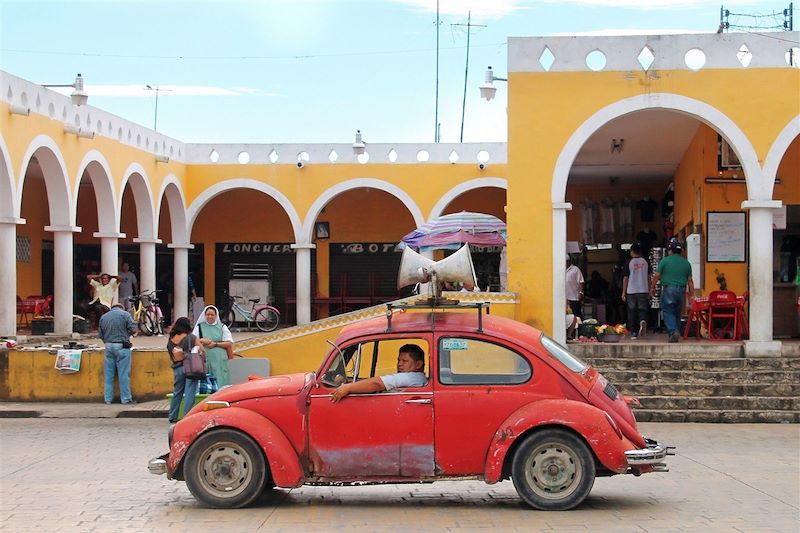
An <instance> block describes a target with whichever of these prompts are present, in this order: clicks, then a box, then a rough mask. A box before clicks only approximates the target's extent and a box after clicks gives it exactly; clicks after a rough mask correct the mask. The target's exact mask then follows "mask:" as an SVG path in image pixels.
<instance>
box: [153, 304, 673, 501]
mask: <svg viewBox="0 0 800 533" xmlns="http://www.w3.org/2000/svg"><path fill="white" fill-rule="evenodd" d="M482 313H483V311H482V310H481V309H480V308H479V309H478V312H477V313H475V312H464V311H462V312H458V311H449V312H437V311H436V310H431V311H427V312H397V310H395V312H394V313H393V314H392V313H391V312H390V313H389V316H390V318H389V319H388V320H387V319H386V318H375V319H368V320H365V321H362V322H359V323H356V324H353V325H350V326H347V327H345V328H344V329H343V330H342V331H341V333H340V334H339V336H338V338H337V339H336V341H335V343H331V344H332V348H331V349H330V350H329V352H328V354H327V356H326V357H325V358H324V360H323V362H322V364H321V365H320V367H319V369H318V371H317V372H308V373H301V374H292V375H284V376H275V377H269V378H264V379H256V380H252V381H248V382H246V383H243V384H239V385H234V386H231V387H227V388H224V389H222V390H220V391H219V392H217V393H215V394H214V395H212V396H210V397H209V398H207V399H206V400H204V401H202V402H201V403H199V404H198V405H196V406H195V407H194V408H193V409H192V410H191V412H190V413H189V414H188V415H187V416H186V417H185V418H184V419H183V420H181V421H179V422H178V423H177V424H175V425H174V426H172V427H171V429H170V434H169V443H170V449H169V453H168V454H166V455H164V456H161V457H160V458H156V459H153V460H151V462H150V465H149V467H150V470H151V472H153V473H156V474H161V473H166V474H167V476H168V477H169V478H171V479H176V480H185V481H186V483H187V485H188V487H189V489H190V491H191V492H192V494H193V495H194V496H195V497H196V498H197V499H198V500H199V501H200V502H202V503H203V504H205V505H207V506H210V507H222V508H226V507H241V506H244V505H247V504H248V503H250V502H251V501H253V500H254V499H255V498H256V497H257V496H258V495H259V494H260V493H261V492H263V491H264V490H265V489H268V488H272V487H275V486H277V487H298V486H300V485H303V484H351V483H359V484H362V483H404V482H414V483H419V482H432V481H436V480H441V479H448V480H452V479H481V480H484V481H485V482H486V483H490V484H491V483H497V482H499V481H502V480H505V479H512V480H513V482H514V485H515V488H516V489H517V492H518V493H519V495H520V497H521V498H522V499H523V500H524V501H525V502H526V503H528V504H529V505H530V506H532V507H534V508H537V509H546V510H563V509H569V508H572V507H575V506H576V505H578V504H580V503H581V502H582V501H583V500H584V498H586V496H587V495H588V494H589V491H590V490H591V488H592V485H593V483H594V479H595V477H598V476H610V475H616V474H635V475H639V474H643V473H648V472H653V471H662V472H663V471H667V468H666V464H665V463H664V459H665V456H666V455H668V454H669V453H670V452H669V448H668V447H665V446H662V445H660V444H659V443H657V442H656V441H653V440H650V439H647V438H645V437H644V436H643V435H641V434H640V433H639V431H638V429H637V425H636V420H635V418H634V415H633V412H632V409H631V406H632V404H635V399H633V398H628V397H625V396H624V395H622V394H621V393H620V392H619V391H617V389H616V388H615V387H614V386H613V385H612V384H610V383H609V382H608V381H607V380H606V379H605V378H604V377H603V376H602V375H601V374H600V373H599V372H598V371H597V370H596V369H594V368H593V367H591V366H590V365H587V364H585V363H584V362H582V361H581V360H579V359H578V358H576V357H574V356H573V355H571V354H570V353H569V352H568V351H567V350H566V349H565V348H564V347H562V346H560V345H559V344H557V343H556V342H555V341H553V340H552V339H550V338H548V337H547V336H545V335H543V334H542V333H541V332H540V331H538V330H536V329H534V328H532V327H530V326H528V325H526V324H523V323H520V322H517V321H514V320H511V319H506V318H502V317H496V316H492V315H489V314H482ZM403 343H415V344H418V345H420V346H421V347H422V348H423V349H424V351H425V354H426V361H425V369H426V372H427V376H428V382H427V385H425V386H424V387H415V388H406V389H401V390H391V391H385V392H380V393H372V394H352V395H350V396H347V397H346V398H345V399H344V400H342V401H341V402H338V403H333V402H331V401H330V400H331V393H332V392H333V391H334V390H335V389H336V387H337V386H339V384H340V383H342V382H352V381H353V380H360V379H364V378H368V377H372V376H379V375H383V374H385V373H389V372H392V371H393V365H394V360H395V358H396V357H397V350H398V347H399V346H400V345H402V344H403Z"/></svg>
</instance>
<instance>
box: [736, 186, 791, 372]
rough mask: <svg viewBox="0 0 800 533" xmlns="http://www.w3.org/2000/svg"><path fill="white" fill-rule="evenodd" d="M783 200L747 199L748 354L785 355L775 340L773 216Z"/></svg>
mask: <svg viewBox="0 0 800 533" xmlns="http://www.w3.org/2000/svg"><path fill="white" fill-rule="evenodd" d="M781 205H782V204H781V202H780V200H746V201H744V202H742V209H748V210H749V211H750V213H749V217H748V218H749V229H750V235H749V246H750V250H749V254H748V262H749V267H750V268H749V270H750V279H749V281H750V287H749V289H750V312H749V314H748V318H749V319H750V340H748V341H746V342H745V354H747V355H775V356H779V355H781V342H780V341H776V340H773V339H772V268H773V265H772V262H773V259H772V238H773V236H772V233H773V230H772V216H773V213H774V212H775V210H776V209H779V208H780V207H781Z"/></svg>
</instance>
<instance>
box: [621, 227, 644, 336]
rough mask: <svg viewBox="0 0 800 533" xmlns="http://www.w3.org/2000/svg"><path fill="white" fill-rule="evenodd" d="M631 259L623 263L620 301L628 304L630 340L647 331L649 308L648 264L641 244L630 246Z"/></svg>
mask: <svg viewBox="0 0 800 533" xmlns="http://www.w3.org/2000/svg"><path fill="white" fill-rule="evenodd" d="M630 253H631V260H630V261H629V262H628V263H627V264H626V265H625V269H624V271H623V272H624V277H623V278H622V301H623V302H626V303H627V305H628V331H630V332H631V340H633V339H638V338H639V337H641V336H642V335H644V334H645V332H646V331H647V312H648V311H649V310H650V292H649V291H650V282H649V277H650V276H649V272H648V270H649V265H648V263H647V261H645V260H644V259H643V258H642V245H641V244H639V243H638V242H637V243H634V244H633V245H632V246H631V250H630Z"/></svg>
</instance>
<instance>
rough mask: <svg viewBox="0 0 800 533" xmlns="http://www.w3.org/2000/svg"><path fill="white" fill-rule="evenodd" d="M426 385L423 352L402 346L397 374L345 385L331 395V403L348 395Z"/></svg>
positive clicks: (417, 348)
mask: <svg viewBox="0 0 800 533" xmlns="http://www.w3.org/2000/svg"><path fill="white" fill-rule="evenodd" d="M427 384H428V378H426V377H425V352H423V351H422V348H420V347H419V346H417V345H416V344H404V345H403V346H401V347H400V353H399V354H398V355H397V374H388V375H386V376H380V377H374V378H369V379H364V380H361V381H356V382H355V383H345V384H344V385H341V386H340V387H339V388H338V389H336V390H335V391H333V394H331V401H332V402H333V403H336V402H339V401H341V400H342V399H344V397H345V396H347V395H348V394H353V393H356V394H358V393H371V392H381V391H390V390H394V389H400V388H403V387H424V386H425V385H427Z"/></svg>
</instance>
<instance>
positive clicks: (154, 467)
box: [147, 453, 169, 476]
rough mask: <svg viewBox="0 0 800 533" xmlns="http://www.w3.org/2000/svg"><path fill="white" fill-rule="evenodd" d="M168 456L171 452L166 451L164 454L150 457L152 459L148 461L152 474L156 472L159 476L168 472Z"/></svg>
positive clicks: (148, 467)
mask: <svg viewBox="0 0 800 533" xmlns="http://www.w3.org/2000/svg"><path fill="white" fill-rule="evenodd" d="M168 457H169V453H165V454H164V455H161V456H159V457H154V458H153V459H150V461H149V462H148V463H147V469H148V470H149V471H150V473H151V474H155V475H157V476H160V475H162V474H166V473H167V458H168Z"/></svg>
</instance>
